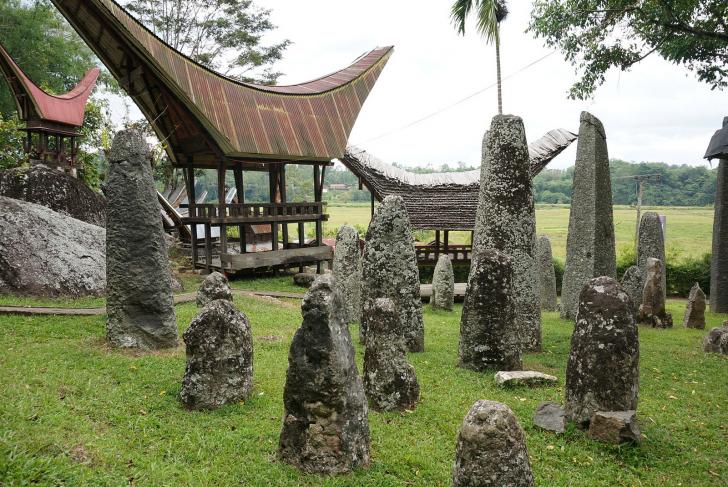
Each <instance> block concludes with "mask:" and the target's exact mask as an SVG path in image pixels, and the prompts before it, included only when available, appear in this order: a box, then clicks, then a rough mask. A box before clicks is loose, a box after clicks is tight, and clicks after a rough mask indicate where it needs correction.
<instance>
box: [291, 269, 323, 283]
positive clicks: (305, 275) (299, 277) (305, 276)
mask: <svg viewBox="0 0 728 487" xmlns="http://www.w3.org/2000/svg"><path fill="white" fill-rule="evenodd" d="M317 276H318V274H312V273H310V272H298V273H296V274H294V275H293V284H295V285H296V286H301V287H311V284H313V281H315V280H316V277H317Z"/></svg>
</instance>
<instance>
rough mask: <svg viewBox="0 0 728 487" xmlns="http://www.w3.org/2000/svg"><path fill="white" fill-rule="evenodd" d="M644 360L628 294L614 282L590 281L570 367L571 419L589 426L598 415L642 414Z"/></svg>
mask: <svg viewBox="0 0 728 487" xmlns="http://www.w3.org/2000/svg"><path fill="white" fill-rule="evenodd" d="M639 357H640V347H639V336H638V330H637V324H636V323H635V320H634V317H633V315H632V309H631V306H630V298H629V296H627V293H625V292H624V291H623V290H622V289H621V288H620V286H619V284H618V283H617V281H616V280H615V279H612V278H611V277H606V276H602V277H596V278H594V279H591V280H589V281H587V283H586V284H585V285H584V288H583V290H582V292H581V295H580V297H579V309H578V314H577V320H576V325H575V326H574V331H573V333H572V335H571V352H570V353H569V359H568V362H567V365H566V403H565V407H564V409H565V412H566V417H567V418H568V419H570V420H572V421H574V422H576V423H577V424H578V425H579V426H581V427H585V426H586V425H588V424H589V421H590V420H591V417H592V415H593V414H594V413H595V412H597V411H630V410H636V409H637V395H638V392H639Z"/></svg>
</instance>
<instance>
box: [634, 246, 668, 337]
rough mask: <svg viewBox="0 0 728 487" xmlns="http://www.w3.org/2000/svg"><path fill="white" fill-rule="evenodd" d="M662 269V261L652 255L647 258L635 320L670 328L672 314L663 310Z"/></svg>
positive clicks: (656, 326)
mask: <svg viewBox="0 0 728 487" xmlns="http://www.w3.org/2000/svg"><path fill="white" fill-rule="evenodd" d="M662 269H663V267H662V262H660V261H659V260H658V259H653V258H652V257H650V258H648V259H647V263H646V265H645V271H644V279H645V285H644V287H643V288H642V304H641V305H640V309H639V312H638V313H637V320H638V321H639V322H640V323H648V324H650V325H652V326H653V327H655V328H672V315H671V314H670V313H668V312H667V311H665V297H664V294H662V276H663V272H662Z"/></svg>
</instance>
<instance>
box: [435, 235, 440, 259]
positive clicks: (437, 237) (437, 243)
mask: <svg viewBox="0 0 728 487" xmlns="http://www.w3.org/2000/svg"><path fill="white" fill-rule="evenodd" d="M439 258H440V230H435V262H437V259H439Z"/></svg>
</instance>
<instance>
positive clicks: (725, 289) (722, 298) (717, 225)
mask: <svg viewBox="0 0 728 487" xmlns="http://www.w3.org/2000/svg"><path fill="white" fill-rule="evenodd" d="M723 127H728V117H726V118H725V119H723ZM723 130H726V129H725V128H724V129H723ZM717 176H718V181H717V187H716V191H715V206H714V207H715V213H714V215H713V253H712V254H711V259H710V311H712V312H713V313H728V245H726V242H728V159H720V162H719V163H718V175H717Z"/></svg>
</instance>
